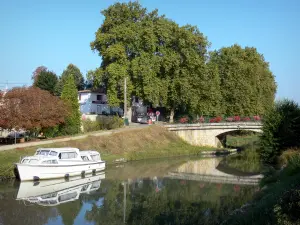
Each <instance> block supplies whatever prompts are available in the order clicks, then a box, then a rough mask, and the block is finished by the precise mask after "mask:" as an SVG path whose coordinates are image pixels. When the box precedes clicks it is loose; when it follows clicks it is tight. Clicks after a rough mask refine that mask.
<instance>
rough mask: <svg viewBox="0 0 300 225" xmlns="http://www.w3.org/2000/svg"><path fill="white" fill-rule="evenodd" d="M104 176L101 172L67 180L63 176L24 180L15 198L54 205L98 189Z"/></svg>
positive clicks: (73, 199)
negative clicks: (51, 178)
mask: <svg viewBox="0 0 300 225" xmlns="http://www.w3.org/2000/svg"><path fill="white" fill-rule="evenodd" d="M104 178H105V174H104V173H103V172H102V173H101V174H97V175H89V176H86V177H85V178H81V177H73V178H70V180H69V181H66V180H65V179H63V178H61V179H55V180H45V181H40V182H30V181H24V182H21V183H20V187H19V191H18V195H17V198H16V200H23V201H26V202H29V203H32V204H38V205H43V206H54V205H59V204H62V203H66V202H70V201H75V200H77V199H78V198H79V196H80V194H90V193H91V192H93V191H96V190H98V189H99V188H100V184H101V180H102V179H104ZM24 203H25V202H24Z"/></svg>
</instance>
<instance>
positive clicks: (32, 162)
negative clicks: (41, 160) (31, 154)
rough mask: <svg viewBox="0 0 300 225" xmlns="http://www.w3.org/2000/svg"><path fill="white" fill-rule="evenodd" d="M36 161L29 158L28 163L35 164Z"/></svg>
mask: <svg viewBox="0 0 300 225" xmlns="http://www.w3.org/2000/svg"><path fill="white" fill-rule="evenodd" d="M37 162H38V160H37V159H30V160H29V162H28V163H30V164H36V163H37Z"/></svg>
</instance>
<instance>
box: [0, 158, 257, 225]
mask: <svg viewBox="0 0 300 225" xmlns="http://www.w3.org/2000/svg"><path fill="white" fill-rule="evenodd" d="M221 160H222V158H199V157H180V158H166V159H155V160H143V161H137V162H129V163H125V164H119V165H112V166H108V168H107V169H106V170H105V172H104V173H99V174H96V175H89V176H86V177H84V178H81V177H77V178H70V179H69V180H68V181H66V180H64V179H59V180H50V181H40V182H35V183H34V182H21V183H20V182H18V181H10V182H6V183H0V224H1V225H2V224H4V225H18V224H20V225H21V224H22V225H33V224H34V225H42V224H48V225H60V224H63V225H71V224H78V225H84V224H109V225H110V224H116V225H120V224H139V225H150V224H151V225H152V224H153V225H160V224H170V225H171V224H172V225H173V224H219V223H221V222H222V221H224V220H225V219H226V218H227V216H228V215H230V213H232V212H233V211H234V210H235V209H238V208H240V207H241V206H242V205H244V204H245V203H247V202H249V201H250V200H251V199H252V198H253V196H254V195H255V193H256V192H257V191H258V190H259V188H258V182H259V179H260V175H255V174H254V175H253V174H247V173H245V172H244V173H242V174H239V173H235V172H234V171H232V170H230V169H229V170H228V168H224V167H222V166H221V164H220V161H221Z"/></svg>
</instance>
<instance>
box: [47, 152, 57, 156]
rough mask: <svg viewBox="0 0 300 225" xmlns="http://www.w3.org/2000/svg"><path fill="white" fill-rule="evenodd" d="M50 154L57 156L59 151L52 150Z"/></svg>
mask: <svg viewBox="0 0 300 225" xmlns="http://www.w3.org/2000/svg"><path fill="white" fill-rule="evenodd" d="M49 155H52V156H57V152H54V151H51V152H50V154H49Z"/></svg>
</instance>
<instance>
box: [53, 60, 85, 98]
mask: <svg viewBox="0 0 300 225" xmlns="http://www.w3.org/2000/svg"><path fill="white" fill-rule="evenodd" d="M68 76H73V78H74V80H75V85H76V88H77V90H83V89H84V86H85V83H84V78H83V75H82V73H81V72H80V69H79V68H78V67H77V66H75V65H73V64H69V65H68V66H67V68H66V69H65V70H64V71H63V73H62V75H61V76H60V77H59V80H58V82H57V85H56V87H55V94H56V95H61V92H62V89H63V86H64V84H65V82H66V80H67V77H68Z"/></svg>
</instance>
